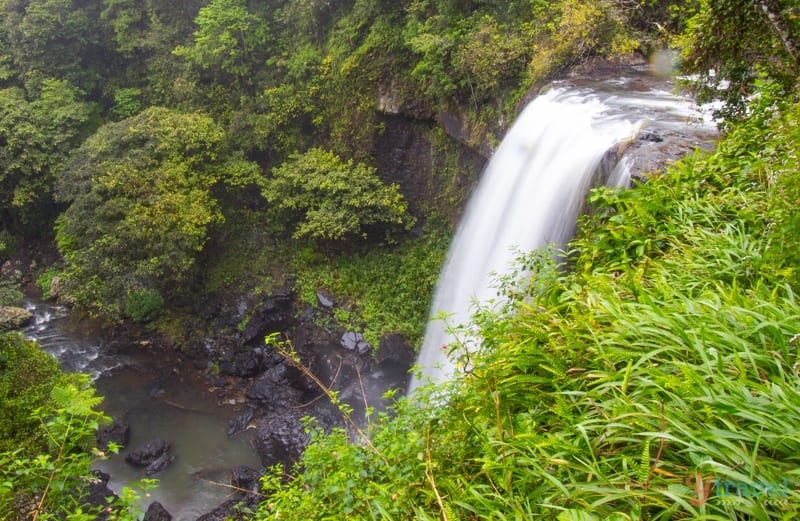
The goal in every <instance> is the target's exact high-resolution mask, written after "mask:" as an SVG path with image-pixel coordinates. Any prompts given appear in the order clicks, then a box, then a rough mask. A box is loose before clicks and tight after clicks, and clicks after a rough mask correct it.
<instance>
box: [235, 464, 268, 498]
mask: <svg viewBox="0 0 800 521" xmlns="http://www.w3.org/2000/svg"><path fill="white" fill-rule="evenodd" d="M260 478H261V472H259V471H258V470H256V469H253V468H250V467H245V466H241V467H234V468H233V470H231V486H232V487H235V488H237V489H239V490H240V491H245V490H246V491H248V492H255V491H257V490H258V487H259V481H258V480H259V479H260Z"/></svg>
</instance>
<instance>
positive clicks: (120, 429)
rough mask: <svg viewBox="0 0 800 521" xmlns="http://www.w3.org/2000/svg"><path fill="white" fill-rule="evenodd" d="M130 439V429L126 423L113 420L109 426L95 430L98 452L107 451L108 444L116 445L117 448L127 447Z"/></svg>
mask: <svg viewBox="0 0 800 521" xmlns="http://www.w3.org/2000/svg"><path fill="white" fill-rule="evenodd" d="M130 438H131V427H130V425H128V424H127V423H122V422H121V421H119V420H114V421H113V422H112V423H111V425H107V426H105V427H100V428H99V429H97V446H98V448H99V449H100V450H103V451H106V450H108V444H109V443H112V442H113V443H116V444H117V446H118V447H119V448H125V447H127V446H128V441H129V440H130Z"/></svg>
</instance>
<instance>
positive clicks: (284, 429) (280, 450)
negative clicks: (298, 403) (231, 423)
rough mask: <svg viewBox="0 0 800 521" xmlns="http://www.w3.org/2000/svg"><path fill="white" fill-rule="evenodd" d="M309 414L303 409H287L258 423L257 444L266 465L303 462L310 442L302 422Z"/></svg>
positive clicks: (256, 447) (278, 411)
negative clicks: (303, 455)
mask: <svg viewBox="0 0 800 521" xmlns="http://www.w3.org/2000/svg"><path fill="white" fill-rule="evenodd" d="M307 414H308V412H306V411H303V410H298V409H290V408H284V409H279V410H275V411H272V412H271V413H270V414H268V415H266V416H265V417H263V418H261V419H260V420H259V421H258V424H257V426H256V436H255V440H254V443H253V444H254V446H255V449H256V452H257V453H258V456H259V458H261V464H262V465H264V466H265V467H271V466H272V465H275V464H276V463H283V464H284V465H290V464H292V463H294V462H295V461H297V460H298V459H300V456H301V455H302V454H303V451H304V450H305V449H306V447H307V446H308V443H309V441H310V438H309V436H308V433H306V430H305V428H304V427H303V422H302V421H301V418H302V417H303V416H305V415H307Z"/></svg>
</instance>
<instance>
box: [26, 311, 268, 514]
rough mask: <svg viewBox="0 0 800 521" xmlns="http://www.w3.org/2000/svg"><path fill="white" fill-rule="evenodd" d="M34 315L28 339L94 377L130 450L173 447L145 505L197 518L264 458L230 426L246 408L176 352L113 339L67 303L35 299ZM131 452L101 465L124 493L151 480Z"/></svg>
mask: <svg viewBox="0 0 800 521" xmlns="http://www.w3.org/2000/svg"><path fill="white" fill-rule="evenodd" d="M25 307H26V308H27V309H28V310H30V311H31V312H32V313H33V314H34V320H33V322H32V324H31V325H29V326H28V327H27V328H25V334H26V335H27V336H29V337H30V338H33V339H36V340H37V341H38V342H39V344H40V346H41V347H42V349H44V350H45V351H47V352H49V353H51V354H52V355H53V356H55V357H56V358H57V359H58V360H59V362H60V363H61V366H62V367H63V368H64V369H65V370H67V371H81V372H86V373H89V374H91V375H92V377H93V378H94V379H95V386H96V388H97V390H98V393H99V394H100V395H101V396H103V397H104V401H103V405H102V409H103V410H104V411H105V412H106V414H108V415H110V416H112V417H113V418H116V419H120V420H122V421H123V422H125V423H127V424H129V425H130V429H131V439H130V442H129V444H128V447H127V449H131V448H136V447H137V446H139V445H141V444H143V443H145V442H147V441H148V440H151V439H154V438H163V439H165V440H167V441H169V442H170V443H171V444H172V446H173V454H174V455H175V456H176V459H175V461H174V462H173V463H172V465H170V467H168V468H167V469H166V470H165V471H163V472H162V473H160V474H157V475H156V476H153V477H154V478H156V479H158V482H159V483H158V487H157V488H155V489H153V490H151V491H149V497H147V498H145V503H144V506H145V507H146V505H147V504H148V503H149V502H150V501H153V500H157V501H159V502H160V503H161V504H162V505H164V507H165V508H166V509H167V511H169V512H170V514H172V516H173V519H174V520H176V521H190V520H191V521H193V520H195V519H197V518H198V517H199V516H200V515H202V514H204V513H206V512H208V511H210V510H213V509H214V508H215V507H216V506H217V505H219V504H220V503H222V502H223V501H225V500H226V499H228V497H229V495H230V493H231V490H230V489H229V488H227V487H226V485H227V484H228V482H229V471H230V469H231V468H233V467H235V466H237V465H246V466H250V467H253V468H258V467H259V466H260V461H259V459H258V456H257V455H256V453H255V451H254V450H253V448H252V446H251V445H250V441H251V440H250V438H249V436H248V434H249V433H248V432H247V431H246V432H244V433H242V434H240V435H238V436H236V437H235V438H234V439H230V438H228V436H227V434H226V432H227V428H228V421H229V420H231V419H233V418H234V417H236V416H237V415H238V414H240V413H241V409H240V408H241V407H242V406H243V405H242V404H241V403H238V400H236V399H232V400H234V403H230V401H229V400H231V398H226V399H225V402H221V401H220V398H219V397H218V394H217V392H216V389H215V388H214V387H212V386H211V384H210V382H209V380H208V377H207V376H206V374H205V373H204V372H203V371H199V370H198V369H197V368H195V367H194V366H193V364H192V363H191V362H190V361H188V360H184V359H182V358H181V357H180V356H179V355H177V354H176V353H175V352H172V351H157V350H156V349H155V348H154V347H153V346H151V345H148V344H130V343H128V344H126V343H124V342H123V343H119V342H116V341H113V340H112V339H110V338H108V336H107V334H106V333H105V332H104V330H103V329H101V328H98V327H96V326H95V325H94V324H93V323H92V322H91V321H86V320H77V319H75V318H73V317H71V316H70V315H69V314H68V313H67V312H66V310H65V309H64V308H63V307H62V306H56V305H52V304H49V303H46V302H40V301H37V300H34V299H27V300H26V301H25ZM127 449H123V450H121V451H120V453H119V454H117V455H115V456H112V457H111V458H110V459H108V460H106V461H101V462H98V463H97V464H96V465H95V468H97V469H99V470H102V471H104V472H107V473H109V474H110V475H111V481H110V482H109V487H110V488H111V489H112V490H114V491H119V490H120V489H121V488H122V487H123V486H125V485H127V484H129V483H131V482H135V481H137V480H139V479H141V478H143V477H145V476H144V472H143V470H142V469H140V468H135V467H133V466H131V465H129V464H127V463H126V462H125V459H124V455H125V453H126V451H127Z"/></svg>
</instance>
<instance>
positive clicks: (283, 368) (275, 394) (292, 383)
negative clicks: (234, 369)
mask: <svg viewBox="0 0 800 521" xmlns="http://www.w3.org/2000/svg"><path fill="white" fill-rule="evenodd" d="M297 383H298V372H297V370H296V369H294V368H292V367H289V366H288V364H286V363H285V362H284V363H280V364H278V365H276V366H275V367H272V368H271V369H269V370H267V371H266V372H264V374H263V375H261V376H260V377H259V378H258V380H256V381H255V382H253V384H252V385H251V386H250V388H249V389H247V394H246V396H247V399H248V400H249V401H250V402H252V403H253V404H254V405H255V406H257V407H263V408H266V409H273V408H275V407H287V406H293V405H295V404H297V403H298V402H299V401H300V399H301V397H302V396H303V391H302V390H300V389H298V388H297V387H296V384H297Z"/></svg>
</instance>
